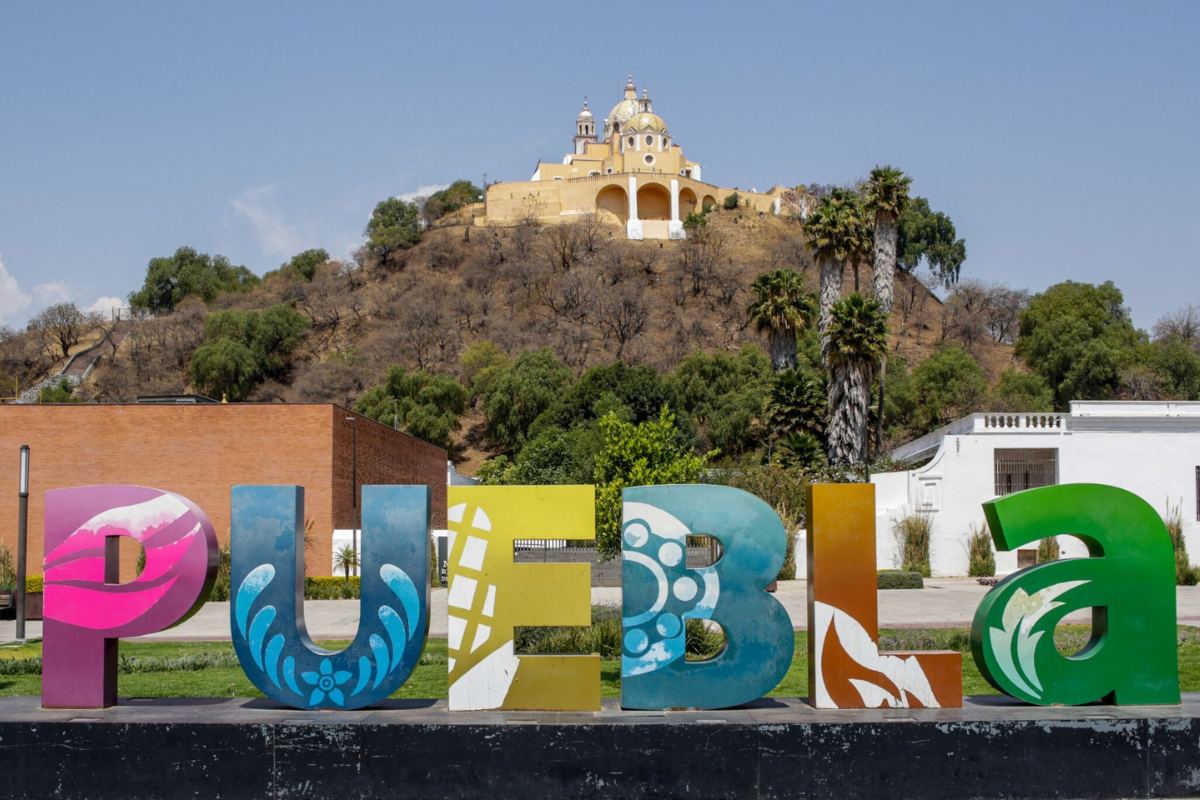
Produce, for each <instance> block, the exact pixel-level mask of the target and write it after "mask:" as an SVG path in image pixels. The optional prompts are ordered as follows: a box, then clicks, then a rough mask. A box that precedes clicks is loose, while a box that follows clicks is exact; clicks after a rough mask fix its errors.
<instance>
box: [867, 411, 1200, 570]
mask: <svg viewBox="0 0 1200 800" xmlns="http://www.w3.org/2000/svg"><path fill="white" fill-rule="evenodd" d="M930 456H932V459H931V460H930V461H929V463H927V464H925V465H924V466H922V467H919V468H917V469H914V470H911V471H908V472H894V473H882V474H879V475H872V476H871V482H872V483H874V484H875V487H876V489H875V492H876V497H875V502H876V514H877V519H876V524H877V531H876V533H877V535H876V539H877V542H878V544H877V550H876V557H877V560H878V564H879V567H880V569H884V568H887V567H891V566H899V565H898V564H896V552H897V548H896V542H895V538H894V536H893V535H892V526H893V524H894V523H895V521H896V520H898V519H900V518H901V517H903V516H904V515H905V514H907V513H911V512H916V511H921V512H924V513H928V514H929V515H930V516H931V517H932V520H933V535H932V540H931V544H930V566H931V570H932V572H933V574H934V575H966V574H967V565H968V559H967V547H966V538H967V535H968V533H969V531H970V530H971V528H972V526H973V525H978V524H979V523H981V522H982V521H983V509H982V504H983V503H984V502H985V501H987V500H994V499H996V498H997V497H1001V496H1003V495H1006V494H1010V493H1012V492H1016V491H1020V490H1022V489H1032V488H1035V487H1039V486H1052V485H1055V484H1059V483H1103V484H1108V485H1111V486H1119V487H1121V488H1122V489H1127V490H1129V491H1131V492H1133V493H1134V494H1136V495H1138V496H1140V497H1141V498H1142V499H1144V500H1145V501H1146V502H1148V503H1149V504H1150V505H1151V506H1153V507H1154V508H1155V509H1157V510H1158V512H1159V514H1161V515H1164V516H1165V514H1166V512H1167V504H1168V502H1169V503H1170V504H1171V506H1172V507H1174V506H1175V505H1177V504H1180V503H1182V513H1183V531H1184V536H1185V539H1186V542H1187V546H1188V553H1189V555H1190V556H1191V557H1192V560H1193V563H1196V562H1200V402H1179V403H1175V402H1097V401H1074V402H1072V403H1071V411H1070V413H1069V414H1034V413H1024V414H972V415H971V416H969V417H965V418H964V419H960V420H958V421H957V422H954V423H952V424H950V425H947V426H946V427H944V428H941V429H939V430H936V431H934V432H933V433H930V434H928V435H926V436H923V437H922V438H920V439H917V440H916V441H914V442H910V443H909V444H906V445H904V446H903V447H901V448H899V449H897V450H896V451H895V452H894V453H893V454H892V457H893V458H894V459H896V460H897V461H910V462H912V461H919V460H922V459H925V458H929V457H930ZM1058 541H1059V545H1060V546H1061V547H1062V556H1063V557H1064V558H1065V557H1083V556H1086V555H1087V549H1086V548H1085V547H1084V545H1083V543H1082V542H1080V541H1079V540H1078V539H1075V538H1073V537H1070V536H1061V537H1059V540H1058ZM1030 547H1032V549H1033V550H1036V546H1030ZM1028 558H1030V555H1029V554H1028V553H1024V554H1023V555H1021V556H1018V553H1017V552H1008V553H997V554H996V573H997V574H998V575H1004V574H1007V573H1010V572H1013V571H1015V570H1016V569H1017V568H1018V560H1019V559H1021V566H1025V565H1026V563H1028V562H1027V561H1026V559H1028Z"/></svg>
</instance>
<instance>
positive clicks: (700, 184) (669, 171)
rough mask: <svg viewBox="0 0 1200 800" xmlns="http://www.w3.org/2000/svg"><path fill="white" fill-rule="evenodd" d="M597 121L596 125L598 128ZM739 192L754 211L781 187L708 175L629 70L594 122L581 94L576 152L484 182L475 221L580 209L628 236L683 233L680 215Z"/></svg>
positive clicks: (773, 203) (776, 197)
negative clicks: (752, 188) (733, 184)
mask: <svg viewBox="0 0 1200 800" xmlns="http://www.w3.org/2000/svg"><path fill="white" fill-rule="evenodd" d="M598 124H599V126H600V127H599V129H598ZM735 191H736V192H737V194H738V198H739V199H740V200H741V202H742V204H743V205H744V206H746V207H748V208H749V209H750V210H752V211H758V212H764V213H779V209H780V205H781V202H782V195H783V191H784V190H783V189H782V187H779V186H776V187H774V188H773V189H771V190H770V191H769V192H767V193H765V194H761V193H757V192H747V191H743V190H740V189H730V188H725V187H720V186H715V185H713V184H710V183H705V182H704V180H703V172H702V169H701V166H700V164H699V163H697V162H695V161H691V160H689V159H688V158H687V157H686V156H684V154H683V150H682V148H680V146H679V145H678V144H677V143H676V142H674V141H673V139H672V137H671V132H670V130H668V128H667V124H666V122H665V121H664V120H663V118H662V117H660V116H659V115H658V114H656V113H654V108H653V104H652V103H651V100H650V97H649V96H648V94H647V93H646V91H645V90H643V91H642V96H641V97H640V98H639V97H638V96H637V89H636V88H635V87H634V85H633V76H630V78H629V82H628V83H627V84H626V85H625V94H624V97H623V98H622V99H621V101H620V102H618V103H617V104H616V105H615V106H613V109H612V111H611V112H610V113H609V115H608V116H607V117H605V118H604V120H603V121H601V122H598V121H597V119H596V118H595V116H594V115H593V114H592V112H591V111H590V110H589V109H588V105H587V100H586V99H585V100H584V103H583V111H581V112H580V113H579V116H578V117H577V118H576V120H575V137H574V148H573V152H571V153H569V154H567V155H566V156H564V157H563V159H562V161H561V163H556V162H549V161H542V162H540V163H538V165H537V167H536V169H534V172H533V177H531V178H530V179H529V180H527V181H513V182H509V183H494V184H491V185H490V186H488V187H487V192H486V194H485V198H484V216H483V218H482V219H481V218H479V217H476V224H480V225H515V224H517V223H518V222H520V221H521V220H526V219H530V218H536V219H537V220H538V221H540V222H547V223H554V222H569V221H571V220H573V219H577V218H579V217H580V216H581V215H584V214H595V215H596V216H597V217H598V218H599V219H600V220H601V221H603V222H606V223H610V224H618V225H622V226H624V228H625V232H626V235H627V237H628V238H629V239H683V238H686V234H685V231H684V228H683V221H684V220H685V219H687V216H688V214H691V213H693V212H695V211H699V210H701V209H703V208H704V207H706V206H713V207H717V206H719V205H720V204H721V203H722V202H723V201H724V200H725V198H726V197H728V196H729V195H730V194H733V193H734V192H735Z"/></svg>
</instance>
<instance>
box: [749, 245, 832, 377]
mask: <svg viewBox="0 0 1200 800" xmlns="http://www.w3.org/2000/svg"><path fill="white" fill-rule="evenodd" d="M750 289H751V290H752V291H753V292H754V293H755V294H756V295H758V299H757V300H755V301H754V302H753V303H751V304H750V307H749V308H747V309H746V313H747V314H748V315H749V316H750V320H751V321H752V322H753V323H754V326H755V327H756V328H757V329H758V330H759V331H760V332H762V331H766V333H767V343H768V347H769V349H770V351H771V366H772V367H773V368H774V369H775V371H777V372H778V371H779V370H783V369H792V368H795V366H796V336H797V335H798V334H799V332H800V330H801V328H803V327H805V326H806V325H810V324H812V320H813V316H814V315H815V314H816V311H817V298H816V297H815V296H813V295H812V294H810V293H809V292H808V291H807V290H806V287H805V285H804V278H803V276H801V275H800V274H799V273H797V272H793V271H792V270H790V269H777V270H773V271H772V272H766V273H763V274H762V275H759V276H758V277H757V278H755V280H754V283H753V284H751V285H750Z"/></svg>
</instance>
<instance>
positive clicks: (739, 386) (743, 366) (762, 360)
mask: <svg viewBox="0 0 1200 800" xmlns="http://www.w3.org/2000/svg"><path fill="white" fill-rule="evenodd" d="M667 380H668V382H669V383H670V385H671V386H672V388H673V389H674V391H675V393H676V395H677V396H678V398H679V407H680V408H681V409H682V410H683V411H684V413H685V414H686V416H684V415H678V416H677V420H676V425H677V427H680V428H683V427H685V426H686V425H688V424H689V423H691V422H694V423H695V424H696V425H698V426H699V427H700V429H701V431H702V433H703V436H704V439H705V440H707V443H708V446H709V447H711V448H715V449H717V450H720V451H721V452H723V453H726V454H728V455H736V454H740V453H744V452H746V451H747V450H751V449H753V448H754V447H757V446H758V444H759V442H760V440H761V439H762V436H763V433H764V431H763V425H762V423H763V419H764V417H765V408H766V403H767V396H768V393H769V387H770V383H771V363H770V361H769V360H768V358H767V357H766V355H765V354H764V353H763V352H762V350H760V349H759V348H758V347H757V346H755V345H746V346H744V347H742V349H741V350H740V351H738V352H737V353H726V352H721V351H716V352H713V353H705V352H703V351H702V350H695V351H693V352H691V353H690V354H688V355H687V356H685V357H684V358H683V359H682V360H680V362H679V363H678V364H677V365H676V366H675V370H674V371H673V372H672V373H671V374H670V375H669V376H668V378H667Z"/></svg>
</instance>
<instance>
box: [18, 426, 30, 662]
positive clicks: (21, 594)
mask: <svg viewBox="0 0 1200 800" xmlns="http://www.w3.org/2000/svg"><path fill="white" fill-rule="evenodd" d="M28 521H29V445H27V444H23V445H21V477H20V485H19V486H18V495H17V630H16V634H17V641H18V642H24V641H25V550H26V538H27V537H26V526H27V525H28Z"/></svg>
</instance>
